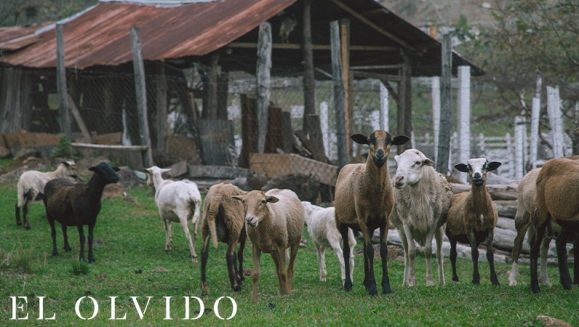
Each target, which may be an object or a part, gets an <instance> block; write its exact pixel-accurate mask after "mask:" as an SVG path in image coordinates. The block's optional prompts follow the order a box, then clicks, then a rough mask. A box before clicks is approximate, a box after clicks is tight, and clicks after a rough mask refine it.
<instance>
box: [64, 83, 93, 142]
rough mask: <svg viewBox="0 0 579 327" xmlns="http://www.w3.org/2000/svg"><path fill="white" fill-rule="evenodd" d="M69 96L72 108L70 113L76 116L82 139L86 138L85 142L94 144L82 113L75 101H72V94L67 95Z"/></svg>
mask: <svg viewBox="0 0 579 327" xmlns="http://www.w3.org/2000/svg"><path fill="white" fill-rule="evenodd" d="M67 96H68V97H67V99H68V106H69V107H70V111H71V112H72V115H73V116H74V119H75V120H76V123H77V124H78V127H79V128H80V131H81V133H82V137H83V138H84V141H85V142H86V143H92V137H91V136H90V133H89V131H88V128H86V125H85V123H84V120H83V119H82V116H81V115H80V111H79V110H78V108H77V107H76V104H75V103H74V100H73V99H72V97H71V96H70V94H67Z"/></svg>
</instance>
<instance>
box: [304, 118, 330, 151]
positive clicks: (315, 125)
mask: <svg viewBox="0 0 579 327" xmlns="http://www.w3.org/2000/svg"><path fill="white" fill-rule="evenodd" d="M306 120H307V121H308V126H309V127H308V128H309V131H310V137H309V139H310V144H311V146H312V149H311V150H312V154H313V155H314V159H315V160H318V161H322V162H326V152H325V151H324V138H323V137H322V129H321V126H320V116H318V115H307V116H306Z"/></svg>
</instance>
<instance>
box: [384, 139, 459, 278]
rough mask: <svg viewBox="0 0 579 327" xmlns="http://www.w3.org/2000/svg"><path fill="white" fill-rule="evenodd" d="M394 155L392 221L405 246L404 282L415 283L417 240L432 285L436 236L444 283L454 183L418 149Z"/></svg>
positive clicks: (440, 269) (439, 265)
mask: <svg viewBox="0 0 579 327" xmlns="http://www.w3.org/2000/svg"><path fill="white" fill-rule="evenodd" d="M394 159H395V160H396V163H397V166H398V167H397V169H396V175H395V176H394V180H393V185H394V187H395V188H394V209H393V210H392V215H391V216H390V221H392V224H393V225H394V226H395V227H396V229H398V233H399V234H400V239H401V241H402V246H403V248H404V281H403V283H402V286H414V285H415V284H416V277H415V274H414V259H415V258H416V248H415V245H414V241H415V240H416V241H417V242H418V243H419V244H420V245H421V246H424V253H425V255H426V286H433V285H434V281H433V279H432V265H431V258H432V238H433V237H435V238H436V259H437V261H438V282H439V284H440V285H444V284H445V282H444V270H443V261H444V256H443V254H442V240H443V237H444V227H445V223H446V216H447V215H448V209H449V208H450V204H451V202H452V195H453V193H452V187H451V186H450V183H449V182H448V181H447V180H446V178H445V177H444V175H442V174H439V173H438V172H436V170H435V169H434V168H433V167H432V166H433V165H434V162H433V161H432V160H430V159H428V158H427V157H426V156H425V155H424V154H423V153H422V152H420V151H418V150H416V149H409V150H406V151H404V153H402V154H401V155H399V156H395V157H394Z"/></svg>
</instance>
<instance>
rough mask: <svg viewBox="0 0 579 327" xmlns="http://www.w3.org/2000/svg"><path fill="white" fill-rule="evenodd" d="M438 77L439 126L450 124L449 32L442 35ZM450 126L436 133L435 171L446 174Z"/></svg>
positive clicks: (450, 61)
mask: <svg viewBox="0 0 579 327" xmlns="http://www.w3.org/2000/svg"><path fill="white" fill-rule="evenodd" d="M441 66H442V68H441V71H442V76H441V77H440V126H441V127H443V126H451V124H452V122H451V119H452V86H451V79H452V43H451V36H450V34H449V33H445V34H444V35H443V36H442V56H441ZM450 134H451V131H450V128H440V132H439V134H438V156H437V158H436V171H438V172H439V173H441V174H445V175H446V174H448V160H449V156H450Z"/></svg>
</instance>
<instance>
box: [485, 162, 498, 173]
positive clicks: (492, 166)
mask: <svg viewBox="0 0 579 327" xmlns="http://www.w3.org/2000/svg"><path fill="white" fill-rule="evenodd" d="M501 165H502V163H500V162H497V161H493V162H489V164H488V165H487V171H493V170H495V169H497V168H499V167H500V166H501Z"/></svg>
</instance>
